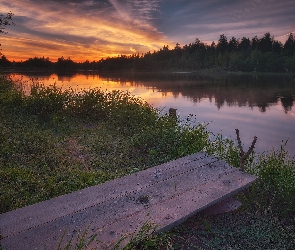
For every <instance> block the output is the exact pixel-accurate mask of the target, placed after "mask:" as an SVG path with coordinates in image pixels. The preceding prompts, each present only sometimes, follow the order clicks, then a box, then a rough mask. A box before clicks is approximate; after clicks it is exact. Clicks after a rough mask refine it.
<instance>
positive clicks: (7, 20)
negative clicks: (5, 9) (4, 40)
mask: <svg viewBox="0 0 295 250" xmlns="http://www.w3.org/2000/svg"><path fill="white" fill-rule="evenodd" d="M12 17H13V14H12V13H11V12H9V13H7V14H6V16H3V15H1V14H0V33H6V32H5V31H4V30H5V27H6V26H8V25H11V24H13V25H14V23H13V21H12Z"/></svg>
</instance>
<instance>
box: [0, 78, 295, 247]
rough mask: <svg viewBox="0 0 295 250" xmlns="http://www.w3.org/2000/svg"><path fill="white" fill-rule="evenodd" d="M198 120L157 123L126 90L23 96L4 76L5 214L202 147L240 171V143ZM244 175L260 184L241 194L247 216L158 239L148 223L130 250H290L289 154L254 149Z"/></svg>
mask: <svg viewBox="0 0 295 250" xmlns="http://www.w3.org/2000/svg"><path fill="white" fill-rule="evenodd" d="M192 119H194V117H193V116H189V117H188V118H187V120H185V121H181V122H180V121H178V120H176V119H174V118H171V117H169V116H168V115H164V116H159V112H158V111H157V110H156V109H154V108H153V107H151V106H150V105H149V104H147V103H146V102H144V101H143V100H141V99H139V98H135V97H134V96H131V95H130V94H129V93H128V92H121V91H113V92H106V91H102V90H101V89H90V90H83V91H81V92H75V91H73V90H71V89H67V90H61V89H59V88H57V87H56V86H50V87H45V86H42V85H40V84H33V86H32V88H31V93H30V94H29V95H26V94H25V93H23V91H22V86H21V84H19V83H14V82H12V81H11V80H9V79H7V78H1V79H0V183H1V186H0V213H4V212H7V211H10V210H13V209H16V208H20V207H23V206H26V205H29V204H34V203H36V202H39V201H43V200H46V199H49V198H52V197H56V196H59V195H61V194H65V193H69V192H72V191H75V190H79V189H81V188H84V187H88V186H92V185H96V184H99V183H103V182H105V181H108V180H111V179H114V178H118V177H120V176H124V175H127V174H130V173H133V172H136V171H140V170H142V169H146V168H148V167H151V166H155V165H158V164H160V163H163V162H167V161H169V160H172V159H176V158H179V157H182V156H185V155H189V154H191V153H194V152H198V151H200V150H204V151H207V152H208V153H209V154H213V155H216V156H218V157H220V158H222V159H225V160H226V161H227V162H228V163H229V164H231V165H234V166H238V164H239V160H240V159H239V152H238V148H237V146H236V143H235V142H234V141H233V140H229V139H224V138H222V135H217V136H213V135H212V133H211V132H210V131H208V130H207V129H206V124H198V125H197V126H192V125H191V124H193V123H191V122H190V121H191V120H192ZM246 171H247V172H249V173H253V174H256V175H258V176H259V180H258V181H256V182H255V184H254V185H252V186H251V188H249V189H248V190H247V191H245V192H243V193H241V194H239V195H238V198H239V200H240V201H242V202H243V204H244V205H243V207H242V209H240V210H238V211H237V212H234V213H229V214H226V215H217V216H204V215H197V216H195V217H194V218H192V219H190V220H189V221H187V222H186V223H184V224H182V225H180V226H179V227H176V228H175V229H173V230H172V231H171V232H168V233H166V234H158V235H153V231H154V230H153V227H151V226H150V225H149V224H147V225H145V228H143V231H141V232H140V234H139V235H137V236H134V238H133V239H132V241H131V242H130V244H129V246H128V247H129V248H126V249H157V248H158V249H245V248H243V247H244V246H247V247H246V249H292V248H294V247H295V242H294V240H292V239H294V238H295V226H294V225H295V209H294V207H295V199H294V197H295V170H294V161H293V160H292V159H290V158H289V156H288V152H286V151H285V150H284V147H282V148H281V150H279V151H272V152H269V153H265V154H262V155H259V154H256V153H255V152H254V153H253V154H252V155H251V156H250V158H249V159H248V161H247V163H246ZM61 237H62V235H61ZM81 239H82V240H81V241H80V242H81V245H79V246H82V247H81V248H80V249H82V248H83V247H86V245H85V244H84V243H85V235H83V234H82V235H81ZM89 239H90V240H93V239H92V238H89ZM89 239H88V238H87V240H89ZM132 242H133V243H132ZM163 242H164V243H163ZM162 243H163V244H162ZM83 244H84V245H83ZM189 247H190V248H189ZM70 248H71V246H70V245H69V248H68V249H70ZM73 248H74V246H73ZM71 249H72V248H71Z"/></svg>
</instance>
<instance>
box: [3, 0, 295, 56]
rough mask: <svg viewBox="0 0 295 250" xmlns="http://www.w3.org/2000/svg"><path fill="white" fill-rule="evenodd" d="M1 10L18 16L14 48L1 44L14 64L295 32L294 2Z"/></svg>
mask: <svg viewBox="0 0 295 250" xmlns="http://www.w3.org/2000/svg"><path fill="white" fill-rule="evenodd" d="M0 9H1V12H3V13H6V12H9V11H12V12H13V13H14V14H15V16H14V21H15V23H16V26H10V27H9V29H7V31H8V32H9V37H10V42H9V41H8V40H7V39H6V40H3V42H2V46H3V49H4V46H5V51H4V52H5V54H6V56H7V57H8V58H9V59H13V58H12V57H13V56H15V55H16V53H15V50H17V51H20V50H21V49H20V48H22V49H23V51H24V52H23V55H24V57H25V56H27V53H25V51H34V49H35V54H43V55H44V54H45V53H49V51H50V49H53V48H56V47H57V48H59V49H54V51H50V54H51V55H52V58H55V59H57V57H60V56H61V55H64V56H65V57H67V56H71V58H77V60H83V58H84V59H89V60H92V59H95V60H99V59H100V58H101V57H106V56H112V55H120V54H129V53H130V52H133V51H131V50H130V48H132V49H134V50H136V51H137V52H138V53H145V52H147V51H154V50H158V49H160V48H162V47H163V45H164V44H165V45H166V44H167V45H169V47H170V48H172V47H174V45H175V44H176V42H179V43H180V44H181V45H184V44H187V43H190V42H193V41H195V38H199V39H200V40H201V41H203V42H207V43H211V42H212V41H213V40H214V41H215V42H216V41H217V40H218V39H219V35H220V34H225V35H226V36H227V37H228V38H231V37H232V36H235V37H236V38H241V37H243V36H246V37H249V38H252V37H254V36H255V35H257V36H259V37H262V36H263V34H264V33H266V32H270V33H271V35H274V36H275V38H279V37H280V39H282V40H283V39H285V38H286V37H283V35H285V34H288V33H289V32H292V31H294V30H295V21H294V17H293V15H294V13H293V10H294V1H293V0H281V1H279V2H278V1H275V0H268V1H262V0H247V1H243V0H236V1H230V0H222V1H221V0H198V1H195V0H126V1H121V0H86V1H80V0H47V1H44V0H14V1H10V2H8V1H6V2H0ZM6 37H7V36H6ZM13 43H16V44H13ZM45 56H46V55H45ZM18 58H20V55H18ZM23 59H26V58H23Z"/></svg>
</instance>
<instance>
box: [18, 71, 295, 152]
mask: <svg viewBox="0 0 295 250" xmlns="http://www.w3.org/2000/svg"><path fill="white" fill-rule="evenodd" d="M12 77H13V78H15V79H17V78H20V77H22V79H23V81H28V83H29V82H31V81H32V80H31V79H32V78H33V79H34V80H33V81H41V82H43V83H44V84H45V85H50V84H51V85H52V84H54V83H55V84H56V85H57V86H62V87H63V88H67V87H71V88H73V89H77V90H79V89H85V88H94V87H100V88H102V89H107V90H114V89H120V90H128V91H129V92H131V93H132V94H134V95H137V96H140V97H142V98H143V99H144V100H146V101H147V102H149V103H150V104H152V105H153V106H156V107H158V108H160V109H163V112H166V111H167V110H168V108H170V107H173V108H177V112H178V114H179V115H180V116H181V117H185V116H187V115H188V114H195V115H196V117H197V120H198V121H200V122H210V124H209V125H208V128H209V130H211V131H213V132H214V133H218V132H222V134H223V135H225V136H228V137H233V138H235V128H239V129H240V131H241V136H242V138H243V140H244V143H245V144H246V147H247V145H250V143H251V141H252V139H253V136H254V135H257V136H258V142H257V150H258V151H264V150H270V149H271V147H275V148H279V147H280V144H281V142H282V140H283V141H286V140H289V142H288V144H287V149H289V150H291V151H292V150H293V148H295V126H294V123H295V112H294V104H295V81H294V76H288V75H281V76H280V75H272V76H270V77H269V76H265V75H256V76H251V75H240V76H239V75H231V74H227V75H226V74H221V75H219V76H218V77H212V76H210V75H195V74H150V73H146V74H141V75H139V74H131V73H129V74H106V73H105V74H91V73H89V72H88V73H87V74H40V73H39V74H36V73H34V74H33V73H32V74H31V73H26V74H24V73H23V74H13V75H12ZM211 121H212V122H211ZM293 154H294V152H293Z"/></svg>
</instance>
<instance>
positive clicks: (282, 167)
mask: <svg viewBox="0 0 295 250" xmlns="http://www.w3.org/2000/svg"><path fill="white" fill-rule="evenodd" d="M249 172H251V173H254V174H256V175H258V176H259V179H258V181H256V182H255V184H254V185H253V187H252V190H251V193H250V194H249V197H248V199H252V200H253V203H254V204H255V205H256V207H257V206H258V207H259V209H260V210H263V211H265V212H268V213H271V214H273V215H275V216H281V217H286V216H294V215H295V210H294V206H295V200H294V197H295V167H294V161H292V160H290V159H289V157H288V153H287V152H286V151H285V150H284V148H283V147H282V148H281V150H280V151H272V152H270V153H269V154H262V155H260V156H259V157H258V162H257V163H256V164H255V165H254V166H252V167H250V168H249Z"/></svg>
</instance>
